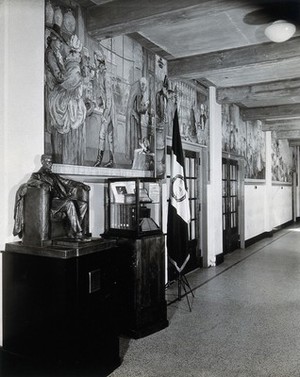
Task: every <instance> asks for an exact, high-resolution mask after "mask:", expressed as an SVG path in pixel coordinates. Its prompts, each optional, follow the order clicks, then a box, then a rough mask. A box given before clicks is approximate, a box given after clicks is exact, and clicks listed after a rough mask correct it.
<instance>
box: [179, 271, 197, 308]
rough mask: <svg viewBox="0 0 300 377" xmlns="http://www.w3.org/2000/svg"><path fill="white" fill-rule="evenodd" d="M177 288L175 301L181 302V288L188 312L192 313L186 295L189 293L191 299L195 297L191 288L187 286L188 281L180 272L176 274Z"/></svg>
mask: <svg viewBox="0 0 300 377" xmlns="http://www.w3.org/2000/svg"><path fill="white" fill-rule="evenodd" d="M177 287H178V290H177V301H181V299H182V295H181V288H183V290H184V293H185V294H184V295H185V297H186V300H187V303H188V307H189V310H190V312H191V311H192V307H191V304H190V300H189V296H188V294H189V293H190V294H191V295H192V296H193V297H195V295H194V293H193V291H192V288H191V286H190V284H189V281H188V279H187V277H186V276H185V274H183V273H181V272H178V277H177Z"/></svg>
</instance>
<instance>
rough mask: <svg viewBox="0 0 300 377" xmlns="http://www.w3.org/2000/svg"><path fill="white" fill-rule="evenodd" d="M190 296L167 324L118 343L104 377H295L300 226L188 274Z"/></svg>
mask: <svg viewBox="0 0 300 377" xmlns="http://www.w3.org/2000/svg"><path fill="white" fill-rule="evenodd" d="M188 279H189V283H190V285H191V287H192V289H193V292H194V295H195V297H194V298H192V296H191V295H190V294H189V296H190V300H191V304H192V311H191V312H190V311H189V308H188V305H187V301H186V299H185V298H183V299H182V300H181V301H179V302H178V301H176V302H173V301H174V299H175V298H176V294H177V287H174V288H172V287H171V289H169V290H168V291H167V299H168V301H169V302H171V304H169V306H168V317H169V321H170V324H169V327H168V328H166V329H164V330H162V331H160V332H158V333H156V334H153V335H150V336H148V337H145V338H143V339H138V340H128V339H121V345H122V348H121V349H122V357H123V361H122V364H121V366H120V367H119V368H117V369H116V370H115V371H114V372H113V373H111V374H110V375H109V376H110V377H137V376H138V377H176V376H178V377H202V376H203V377H227V376H228V377H235V376H239V377H257V376H268V377H279V376H284V377H294V376H295V377H296V376H297V377H299V376H300V320H299V319H300V227H298V226H292V227H289V228H285V229H284V230H280V231H278V232H276V233H275V234H274V236H273V237H272V238H267V239H264V240H262V241H260V242H258V243H256V244H254V245H252V246H250V247H248V248H247V249H245V250H236V251H234V252H233V253H232V254H229V255H227V256H226V258H225V262H224V263H223V264H221V265H219V266H217V267H211V268H209V269H201V270H198V271H195V272H193V273H191V274H189V275H188Z"/></svg>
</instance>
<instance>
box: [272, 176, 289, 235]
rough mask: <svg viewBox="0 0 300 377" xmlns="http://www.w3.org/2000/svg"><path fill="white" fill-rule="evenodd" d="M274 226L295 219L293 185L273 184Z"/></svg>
mask: <svg viewBox="0 0 300 377" xmlns="http://www.w3.org/2000/svg"><path fill="white" fill-rule="evenodd" d="M271 198H272V204H271V219H272V227H273V228H275V227H277V226H279V225H282V224H285V223H287V222H288V221H291V220H292V219H293V211H292V186H285V185H277V184H276V185H273V186H272V192H271Z"/></svg>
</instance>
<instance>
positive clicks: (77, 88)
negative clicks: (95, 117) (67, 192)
mask: <svg viewBox="0 0 300 377" xmlns="http://www.w3.org/2000/svg"><path fill="white" fill-rule="evenodd" d="M81 49H82V44H81V42H80V40H79V39H78V37H77V36H76V35H72V37H71V38H70V41H69V45H68V51H69V53H68V55H67V57H66V58H65V61H64V66H65V71H64V75H63V81H62V82H60V83H58V84H57V85H56V86H55V87H54V88H53V90H52V91H51V92H50V93H49V97H48V106H49V115H50V122H51V132H52V135H51V138H52V140H51V142H52V149H53V154H54V158H55V162H60V163H71V164H78V165H81V164H83V161H84V155H85V127H84V126H85V119H86V114H87V110H86V106H85V103H84V100H83V77H82V72H81V65H80V63H81Z"/></svg>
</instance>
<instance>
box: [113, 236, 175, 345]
mask: <svg viewBox="0 0 300 377" xmlns="http://www.w3.org/2000/svg"><path fill="white" fill-rule="evenodd" d="M118 244H119V245H120V246H121V248H122V249H123V251H122V253H120V289H121V290H120V303H122V304H121V308H122V311H121V313H122V316H121V331H122V333H123V334H125V335H128V336H130V337H133V338H141V337H143V336H146V335H149V334H152V333H154V332H156V331H159V330H162V329H164V328H165V327H167V326H168V320H167V305H166V300H165V243H164V236H163V235H155V236H148V237H142V238H138V239H120V240H119V241H118Z"/></svg>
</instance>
